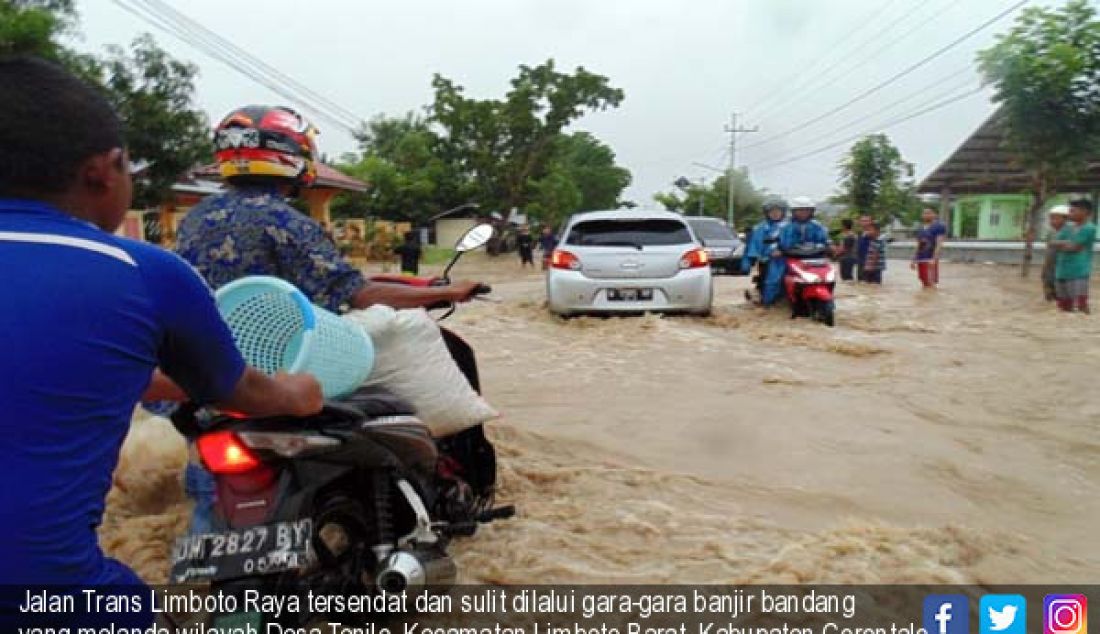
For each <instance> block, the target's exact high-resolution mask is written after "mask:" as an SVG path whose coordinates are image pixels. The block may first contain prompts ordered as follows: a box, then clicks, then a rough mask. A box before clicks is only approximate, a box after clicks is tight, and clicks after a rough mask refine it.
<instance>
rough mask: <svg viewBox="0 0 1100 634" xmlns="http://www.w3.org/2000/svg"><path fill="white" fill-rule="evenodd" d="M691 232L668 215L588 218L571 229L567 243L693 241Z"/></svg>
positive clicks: (615, 244) (607, 244) (603, 244)
mask: <svg viewBox="0 0 1100 634" xmlns="http://www.w3.org/2000/svg"><path fill="white" fill-rule="evenodd" d="M691 242H692V239H691V233H690V232H689V231H688V228H687V225H685V224H684V223H683V222H681V221H679V220H671V219H665V218H649V219H643V218H639V219H630V220H586V221H584V222H578V223H577V224H575V225H573V228H572V229H570V230H569V236H568V237H567V238H566V240H565V243H566V244H571V245H574V246H582V247H618V246H635V247H636V246H643V247H646V246H661V245H668V244H690V243H691Z"/></svg>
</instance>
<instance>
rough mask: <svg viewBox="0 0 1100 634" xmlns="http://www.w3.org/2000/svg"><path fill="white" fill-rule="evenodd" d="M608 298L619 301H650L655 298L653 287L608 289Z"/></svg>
mask: <svg viewBox="0 0 1100 634" xmlns="http://www.w3.org/2000/svg"><path fill="white" fill-rule="evenodd" d="M607 299H609V300H611V301H618V302H637V301H642V302H648V301H650V300H651V299H653V289H652V288H613V289H611V290H609V291H607Z"/></svg>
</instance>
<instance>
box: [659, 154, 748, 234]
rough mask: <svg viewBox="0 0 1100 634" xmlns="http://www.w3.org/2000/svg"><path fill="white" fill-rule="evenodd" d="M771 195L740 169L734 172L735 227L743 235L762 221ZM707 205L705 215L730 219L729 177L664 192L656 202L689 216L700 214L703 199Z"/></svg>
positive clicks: (725, 176) (704, 209)
mask: <svg viewBox="0 0 1100 634" xmlns="http://www.w3.org/2000/svg"><path fill="white" fill-rule="evenodd" d="M766 195H767V192H766V191H765V190H762V189H757V188H756V187H755V186H754V185H753V184H752V181H751V180H750V179H749V175H748V172H746V171H745V170H744V169H738V170H735V171H734V172H733V202H734V215H735V216H736V218H735V223H736V224H737V228H738V230H739V231H745V230H747V229H748V228H751V227H752V225H753V224H755V223H756V222H757V221H758V220H759V219H760V209H761V206H762V205H763V204H764V198H765V197H766ZM700 198H702V202H703V205H702V207H703V210H702V211H703V215H706V216H714V217H715V218H722V219H726V218H727V216H728V215H729V210H728V208H727V205H728V204H729V186H728V181H727V175H726V174H722V175H721V176H719V177H718V178H715V179H714V180H712V181H710V182H708V183H706V184H705V186H700V185H699V184H698V183H694V184H692V185H691V186H690V187H688V188H687V189H686V191H684V190H679V191H668V192H660V193H657V194H655V195H654V196H653V199H654V200H655V201H657V202H658V203H660V204H661V205H662V206H664V207H665V209H668V210H669V211H677V212H680V213H682V214H685V215H688V216H694V215H697V214H699V199H700Z"/></svg>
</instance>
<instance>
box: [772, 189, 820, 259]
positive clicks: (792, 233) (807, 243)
mask: <svg viewBox="0 0 1100 634" xmlns="http://www.w3.org/2000/svg"><path fill="white" fill-rule="evenodd" d="M816 211H817V205H815V204H814V201H813V200H811V199H810V198H807V197H805V196H799V197H798V198H795V199H794V200H792V201H791V219H790V221H789V222H787V223H786V224H785V225H784V226H783V230H782V231H780V232H779V252H780V253H782V254H784V255H789V254H790V252H791V251H792V250H794V249H799V248H801V249H800V250H803V251H812V250H815V249H816V250H819V251H825V250H827V249H828V248H829V246H830V242H829V231H828V230H827V229H826V228H825V226H824V225H822V224H821V223H820V222H818V221H816V220H814V213H815V212H816Z"/></svg>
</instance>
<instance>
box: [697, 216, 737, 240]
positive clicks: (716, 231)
mask: <svg viewBox="0 0 1100 634" xmlns="http://www.w3.org/2000/svg"><path fill="white" fill-rule="evenodd" d="M688 222H691V221H690V220H689V221H688ZM691 228H692V229H694V230H695V235H696V236H697V237H698V238H699V239H700V240H733V239H734V236H733V232H732V231H730V228H729V227H727V226H726V225H724V224H722V223H720V222H714V221H713V220H701V221H698V222H691Z"/></svg>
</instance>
